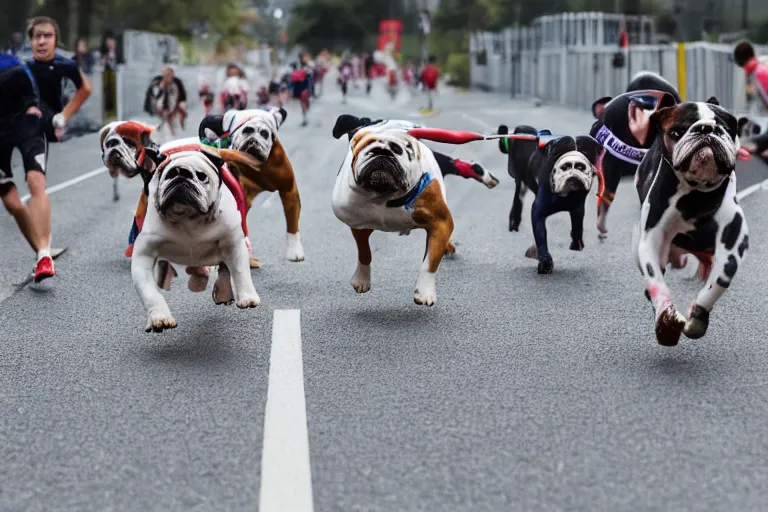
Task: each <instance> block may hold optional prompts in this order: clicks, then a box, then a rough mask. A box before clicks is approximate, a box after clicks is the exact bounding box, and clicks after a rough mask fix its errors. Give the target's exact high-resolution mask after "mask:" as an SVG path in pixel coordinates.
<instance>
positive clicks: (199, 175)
mask: <svg viewBox="0 0 768 512" xmlns="http://www.w3.org/2000/svg"><path fill="white" fill-rule="evenodd" d="M195 176H197V179H198V180H200V181H202V182H203V183H205V182H206V181H208V175H207V174H205V173H204V172H200V171H197V172H196V173H195Z"/></svg>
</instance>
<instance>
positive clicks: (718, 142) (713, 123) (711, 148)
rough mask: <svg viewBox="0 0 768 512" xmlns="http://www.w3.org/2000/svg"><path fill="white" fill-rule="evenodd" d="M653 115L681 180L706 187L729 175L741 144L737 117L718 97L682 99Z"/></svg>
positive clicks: (718, 182) (700, 188) (699, 187)
mask: <svg viewBox="0 0 768 512" xmlns="http://www.w3.org/2000/svg"><path fill="white" fill-rule="evenodd" d="M654 118H655V119H654V121H655V123H656V124H657V126H658V128H659V130H660V134H661V136H662V137H663V142H664V147H665V149H666V150H667V154H668V155H670V156H671V158H670V159H669V160H670V163H671V164H672V168H673V169H674V171H675V173H676V174H677V175H678V178H679V179H680V180H681V181H685V182H686V183H687V184H688V185H689V186H691V187H693V188H695V189H698V190H701V191H708V190H713V189H715V188H717V187H718V186H719V185H720V184H722V182H723V180H725V179H726V178H727V177H728V176H730V174H731V172H732V171H733V170H734V168H735V166H736V160H737V156H738V150H739V148H740V147H741V145H740V142H739V136H738V128H739V127H738V121H737V120H736V118H735V117H734V116H733V115H732V114H731V113H730V112H728V111H727V110H725V109H724V108H722V107H720V106H719V104H718V102H717V99H715V98H710V99H709V100H707V102H706V103H704V102H685V103H681V104H679V105H677V106H675V107H671V108H665V109H662V110H660V111H659V112H658V113H657V114H656V115H655V116H654Z"/></svg>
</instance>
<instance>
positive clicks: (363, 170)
mask: <svg viewBox="0 0 768 512" xmlns="http://www.w3.org/2000/svg"><path fill="white" fill-rule="evenodd" d="M345 122H346V117H345V116H339V118H338V119H337V121H336V127H335V128H334V131H333V134H334V137H335V138H337V139H338V138H340V137H341V136H342V135H345V134H347V133H348V132H349V131H354V134H353V135H352V137H351V139H350V141H349V151H348V152H347V156H346V158H345V159H344V162H343V163H342V164H341V169H339V173H338V175H337V177H336V186H335V187H334V191H333V211H334V213H335V214H336V217H337V218H338V219H339V220H341V221H342V222H343V223H344V224H346V225H348V226H349V227H350V228H351V229H352V236H353V237H354V238H355V242H356V243H357V253H358V262H357V267H356V268H355V273H354V275H353V276H352V281H351V284H352V287H353V288H354V289H355V291H356V292H357V293H365V292H367V291H368V290H370V289H371V248H370V245H369V238H370V236H371V233H372V232H373V231H374V230H376V231H385V232H390V233H401V234H405V233H409V232H410V231H411V230H413V229H424V230H426V232H427V251H426V254H425V257H424V260H423V262H422V265H421V269H420V271H419V276H418V278H417V279H416V286H415V288H414V291H413V300H414V302H415V303H416V304H423V305H427V306H432V305H434V303H435V301H436V300H437V270H438V267H439V266H440V262H441V261H442V259H443V255H444V254H445V253H446V252H448V251H451V249H452V247H451V246H450V241H449V240H450V237H451V233H452V232H453V217H452V216H451V212H450V210H449V209H448V204H447V202H446V198H445V185H444V183H443V175H442V173H441V172H440V167H439V166H438V164H437V161H436V160H435V157H434V156H433V155H432V151H431V150H430V149H429V148H428V147H427V146H426V145H424V144H423V143H421V142H420V141H418V140H417V139H415V138H414V137H412V136H410V135H408V134H407V133H405V132H404V131H403V130H402V129H399V128H392V129H389V128H387V127H386V125H383V126H377V125H372V126H363V127H354V128H353V129H352V130H345V129H344V124H345Z"/></svg>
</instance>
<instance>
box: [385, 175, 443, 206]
mask: <svg viewBox="0 0 768 512" xmlns="http://www.w3.org/2000/svg"><path fill="white" fill-rule="evenodd" d="M432 180H433V178H432V175H431V174H429V173H428V172H425V173H424V174H422V175H421V178H420V179H419V181H418V183H416V185H414V186H413V188H412V189H411V190H409V191H408V193H406V194H405V195H404V196H403V197H399V198H397V199H392V200H391V201H387V206H388V207H390V208H400V207H401V206H402V207H405V209H406V210H410V209H412V208H413V204H414V203H415V202H416V200H417V199H418V198H419V196H420V195H421V193H422V192H424V189H425V188H427V185H429V184H430V183H431V182H432Z"/></svg>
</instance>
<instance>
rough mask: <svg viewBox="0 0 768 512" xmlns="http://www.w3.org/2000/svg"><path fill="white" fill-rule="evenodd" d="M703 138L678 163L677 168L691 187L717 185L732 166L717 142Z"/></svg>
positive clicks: (728, 173) (729, 171)
mask: <svg viewBox="0 0 768 512" xmlns="http://www.w3.org/2000/svg"><path fill="white" fill-rule="evenodd" d="M710 142H711V141H708V140H705V141H702V142H701V143H699V144H698V145H697V146H696V148H695V149H694V150H693V151H691V152H690V153H689V154H688V155H687V156H686V157H685V158H684V159H683V160H681V162H680V164H679V165H678V166H677V168H676V169H677V170H678V171H679V172H680V174H681V175H682V177H683V179H684V180H685V182H686V183H687V184H688V185H690V186H691V187H704V188H710V187H714V186H717V185H719V184H720V183H722V182H723V180H724V179H725V178H726V177H727V176H728V175H730V173H731V171H732V170H733V167H732V166H731V165H729V163H728V157H727V156H726V155H725V154H724V150H721V148H719V147H715V146H717V144H710Z"/></svg>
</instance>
